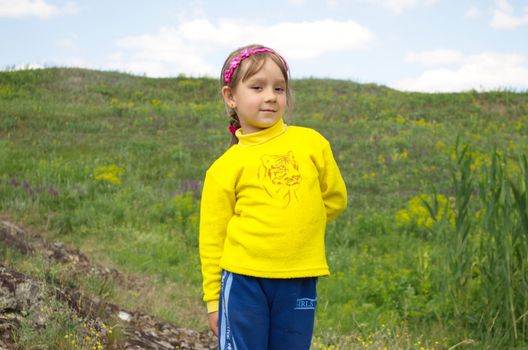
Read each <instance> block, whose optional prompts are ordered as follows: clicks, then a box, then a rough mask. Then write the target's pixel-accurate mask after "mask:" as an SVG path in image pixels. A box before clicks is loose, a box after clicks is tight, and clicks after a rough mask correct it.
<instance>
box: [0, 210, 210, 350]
mask: <svg viewBox="0 0 528 350" xmlns="http://www.w3.org/2000/svg"><path fill="white" fill-rule="evenodd" d="M0 244H2V245H6V246H8V247H10V248H12V249H16V250H18V251H19V252H20V253H22V254H24V255H40V256H41V257H43V258H45V259H48V260H50V261H54V262H59V263H67V264H68V266H71V267H72V268H73V269H75V271H76V273H80V274H83V273H95V274H97V275H99V276H103V277H104V278H112V279H114V280H118V281H119V280H123V279H125V277H124V275H123V274H121V273H120V272H119V271H117V270H115V269H109V268H106V267H104V266H100V265H97V264H92V263H91V262H90V260H89V259H88V257H87V256H86V255H84V254H82V253H81V252H80V251H78V250H76V249H69V248H67V247H65V246H64V244H62V243H50V242H48V241H46V240H45V239H44V238H42V237H41V236H40V235H38V234H35V233H30V232H28V231H26V230H24V229H23V228H22V227H20V226H17V225H15V224H13V223H11V222H9V221H6V220H0ZM50 288H51V291H50ZM50 292H51V294H52V295H53V297H54V298H56V299H57V300H60V301H61V302H63V303H64V304H66V305H68V306H69V307H70V308H71V309H72V310H74V311H75V312H76V313H77V314H78V315H79V317H81V318H82V319H84V320H88V321H89V322H90V323H92V324H93V323H97V324H104V323H106V324H110V323H112V322H113V323H115V322H116V320H117V321H118V322H119V329H120V331H121V333H122V334H121V337H120V340H119V342H118V343H116V344H115V346H114V348H116V349H159V350H165V349H167V350H168V349H216V348H217V345H216V338H214V337H212V336H211V335H210V333H205V332H202V333H200V332H197V331H194V330H190V329H185V328H179V327H176V326H175V325H173V324H170V323H167V322H164V321H162V320H159V319H156V318H155V317H153V316H150V315H146V314H143V313H139V312H134V311H130V310H125V309H123V308H121V307H119V306H118V305H115V304H111V303H107V302H105V301H104V300H101V298H98V297H95V296H90V295H86V294H84V293H83V292H82V291H80V290H77V289H74V288H70V287H67V286H62V285H60V283H59V284H57V283H53V284H52V286H51V287H50V286H49V284H46V283H45V281H41V280H39V279H36V278H33V277H31V276H28V275H26V274H23V273H20V272H17V271H14V270H12V269H11V268H9V267H6V266H3V265H0V349H10V348H13V343H12V341H11V340H10V339H11V335H12V334H13V332H14V331H15V330H16V329H17V327H19V326H20V324H21V321H22V318H23V317H24V315H28V314H31V315H33V316H32V319H31V323H32V325H33V326H34V327H42V326H44V325H45V324H46V322H47V320H46V317H45V314H43V313H41V312H39V310H43V309H44V308H43V306H44V305H43V303H45V300H46V293H48V294H49V293H50Z"/></svg>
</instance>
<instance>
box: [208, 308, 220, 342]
mask: <svg viewBox="0 0 528 350" xmlns="http://www.w3.org/2000/svg"><path fill="white" fill-rule="evenodd" d="M207 317H208V318H209V328H210V329H211V330H212V331H213V333H214V335H216V336H217V337H218V312H211V313H210V314H208V315H207Z"/></svg>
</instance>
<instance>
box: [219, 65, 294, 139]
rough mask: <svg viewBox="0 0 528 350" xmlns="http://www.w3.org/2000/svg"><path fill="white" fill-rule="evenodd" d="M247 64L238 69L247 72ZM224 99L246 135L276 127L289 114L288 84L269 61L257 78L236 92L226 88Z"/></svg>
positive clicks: (246, 82) (223, 92) (223, 90)
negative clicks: (287, 111)
mask: <svg viewBox="0 0 528 350" xmlns="http://www.w3.org/2000/svg"><path fill="white" fill-rule="evenodd" d="M244 63H245V62H242V64H241V65H240V67H238V69H242V70H243V69H245V68H246V67H247V66H245V65H244ZM242 73H243V72H240V73H239V74H242ZM222 95H223V96H224V100H225V102H226V104H227V105H228V106H229V107H231V108H234V109H235V111H236V112H237V115H238V118H239V120H240V125H241V127H242V133H243V134H251V133H254V132H257V131H260V130H264V129H267V128H269V127H270V126H273V125H275V123H277V121H279V119H280V118H282V116H283V115H284V113H285V111H286V105H287V104H286V102H287V99H286V80H285V79H284V76H283V75H282V71H281V70H280V68H279V66H278V65H277V64H276V63H275V62H273V60H271V59H269V58H266V59H265V61H264V65H263V66H262V68H261V69H260V70H259V71H258V72H257V73H256V74H255V75H253V76H252V77H250V78H248V79H247V80H246V81H240V82H239V83H238V84H237V85H236V86H235V88H234V89H232V88H230V87H228V86H224V87H223V89H222Z"/></svg>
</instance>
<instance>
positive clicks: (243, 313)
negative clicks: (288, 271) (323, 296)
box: [218, 271, 317, 350]
mask: <svg viewBox="0 0 528 350" xmlns="http://www.w3.org/2000/svg"><path fill="white" fill-rule="evenodd" d="M316 285H317V278H316V277H312V278H292V279H270V278H258V277H249V276H243V275H238V274H235V273H231V272H227V271H223V272H222V290H221V292H220V310H219V324H218V333H219V334H218V341H219V349H220V350H308V349H309V348H310V344H311V340H312V333H313V326H314V316H315V305H316V299H317V298H316Z"/></svg>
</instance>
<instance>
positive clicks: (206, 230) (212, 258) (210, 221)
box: [199, 172, 235, 313]
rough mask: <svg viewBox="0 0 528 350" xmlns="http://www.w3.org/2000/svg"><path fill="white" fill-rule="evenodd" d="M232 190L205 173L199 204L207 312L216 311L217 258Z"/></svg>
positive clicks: (232, 200) (232, 202)
mask: <svg viewBox="0 0 528 350" xmlns="http://www.w3.org/2000/svg"><path fill="white" fill-rule="evenodd" d="M234 205H235V196H234V192H232V191H229V190H226V189H225V188H224V186H223V185H222V184H221V183H220V181H218V179H217V178H216V177H215V175H214V174H212V173H211V172H208V173H207V175H206V177H205V182H204V188H203V192H202V201H201V207H200V238H199V242H200V243H199V245H200V260H201V264H202V275H203V289H204V299H203V300H204V301H205V302H206V303H207V311H208V312H209V313H211V312H215V311H218V300H219V296H220V278H221V269H220V258H221V257H222V253H223V248H224V240H225V237H226V230H227V224H228V223H229V220H230V219H231V217H232V216H233V210H234Z"/></svg>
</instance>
